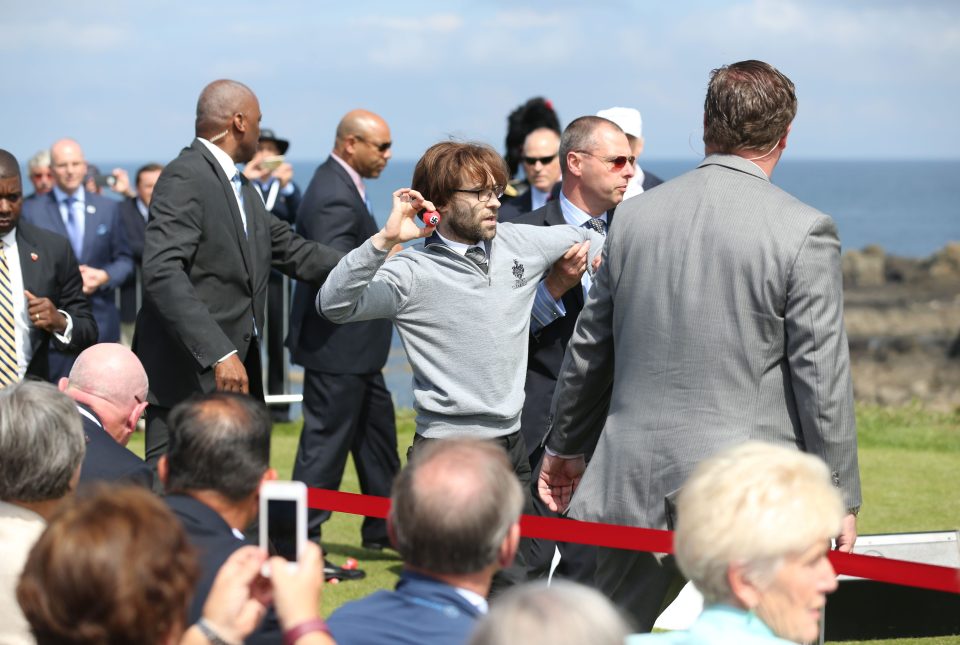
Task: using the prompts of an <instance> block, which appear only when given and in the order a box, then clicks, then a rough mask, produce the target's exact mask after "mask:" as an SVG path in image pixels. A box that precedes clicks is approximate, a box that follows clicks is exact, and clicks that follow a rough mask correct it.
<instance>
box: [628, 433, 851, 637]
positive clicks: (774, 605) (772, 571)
mask: <svg viewBox="0 0 960 645" xmlns="http://www.w3.org/2000/svg"><path fill="white" fill-rule="evenodd" d="M844 515H845V510H844V507H843V502H842V500H841V497H840V493H839V492H838V491H837V489H836V488H835V487H834V486H833V484H832V483H831V481H830V475H829V472H828V470H827V467H826V465H825V464H824V463H823V462H822V461H821V460H819V459H817V458H816V457H813V456H811V455H808V454H805V453H802V452H800V451H797V450H791V449H788V448H783V447H779V446H775V445H773V444H767V443H762V442H748V443H744V444H741V445H738V446H736V447H734V448H730V449H727V450H724V451H722V452H720V453H718V454H716V455H715V456H713V457H711V458H709V459H706V460H705V461H703V462H702V463H701V464H700V465H699V466H698V467H697V468H696V470H695V471H694V472H693V474H692V475H691V476H690V479H689V480H687V482H686V483H685V484H684V487H683V489H682V490H681V492H680V495H679V499H678V502H677V524H676V533H675V534H674V550H675V554H676V559H677V564H678V566H679V567H680V570H681V571H682V572H683V574H684V575H685V576H686V577H687V578H688V579H689V580H690V581H691V582H692V583H693V584H694V585H695V586H696V587H697V589H698V590H699V591H700V593H701V594H703V599H704V607H705V608H704V611H703V613H702V614H701V615H700V617H699V618H697V620H696V622H694V623H693V625H692V626H691V627H690V628H689V629H688V630H685V631H677V632H669V633H665V634H652V635H643V636H640V635H635V636H631V637H630V638H629V639H628V640H627V643H628V644H629V645H641V644H646V643H651V644H652V643H662V644H686V643H707V644H726V643H758V644H759V643H788V642H792V643H806V642H809V641H813V640H816V639H817V638H818V637H819V635H820V619H821V617H822V615H823V607H824V605H825V604H826V595H827V594H828V593H830V592H832V591H833V590H834V589H836V587H837V582H836V574H835V572H834V570H833V567H832V566H831V564H830V560H829V559H828V557H827V554H828V551H829V549H830V538H831V537H832V536H835V535H837V534H839V532H840V524H841V521H842V519H843V516H844Z"/></svg>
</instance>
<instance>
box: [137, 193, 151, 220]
mask: <svg viewBox="0 0 960 645" xmlns="http://www.w3.org/2000/svg"><path fill="white" fill-rule="evenodd" d="M137 210H138V211H140V214H141V215H143V217H144V219H146V217H147V213H149V212H150V207H149V206H147V205H146V204H144V203H143V200H142V199H140V198H139V197H137Z"/></svg>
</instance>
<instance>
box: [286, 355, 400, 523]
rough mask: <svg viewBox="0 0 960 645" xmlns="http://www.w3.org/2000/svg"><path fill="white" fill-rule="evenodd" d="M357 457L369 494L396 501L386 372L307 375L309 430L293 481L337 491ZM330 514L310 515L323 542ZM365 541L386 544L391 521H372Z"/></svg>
mask: <svg viewBox="0 0 960 645" xmlns="http://www.w3.org/2000/svg"><path fill="white" fill-rule="evenodd" d="M349 453H352V454H353V461H354V464H356V467H357V476H358V478H359V479H360V491H361V492H362V493H364V494H366V495H379V496H382V497H389V496H390V486H391V485H392V484H393V478H394V477H395V476H396V474H397V472H398V471H399V470H400V457H399V456H398V454H397V426H396V419H395V416H394V410H393V399H392V397H391V396H390V392H389V390H387V387H386V384H384V382H383V375H382V374H381V373H380V372H375V373H373V374H326V373H324V372H317V371H314V370H304V378H303V431H302V432H301V433H300V445H299V446H298V448H297V457H296V461H295V462H294V466H293V479H295V480H297V481H302V482H303V483H305V484H306V485H307V486H309V487H312V488H325V489H330V490H337V489H339V488H340V480H341V479H343V470H344V468H345V467H346V464H347V455H348V454H349ZM328 519H330V511H320V510H314V509H309V510H308V522H307V525H308V528H307V533H308V535H309V537H310V539H313V540H318V541H319V539H320V535H321V528H320V527H321V525H322V524H323V523H324V522H326V521H327V520H328ZM360 534H361V538H362V540H364V541H386V540H387V523H386V520H383V519H380V518H374V517H366V518H364V520H363V525H362V527H361V529H360Z"/></svg>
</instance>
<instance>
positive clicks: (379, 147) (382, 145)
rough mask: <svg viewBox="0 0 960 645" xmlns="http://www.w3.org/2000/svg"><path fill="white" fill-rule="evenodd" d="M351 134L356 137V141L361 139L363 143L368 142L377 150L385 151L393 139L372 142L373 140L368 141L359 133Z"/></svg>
mask: <svg viewBox="0 0 960 645" xmlns="http://www.w3.org/2000/svg"><path fill="white" fill-rule="evenodd" d="M353 136H355V137H356V138H357V141H363V142H364V143H367V144H370V145H371V146H373V147H374V148H376V149H377V151H378V152H386V151H387V150H389V149H390V146H392V145H393V141H384V142H383V143H374V142H373V141H368V140H367V139H364V138H363V137H361V136H360V135H359V134H355V135H353Z"/></svg>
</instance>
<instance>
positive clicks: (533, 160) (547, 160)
mask: <svg viewBox="0 0 960 645" xmlns="http://www.w3.org/2000/svg"><path fill="white" fill-rule="evenodd" d="M556 158H557V155H556V154H552V155H550V156H549V157H524V158H523V163H525V164H527V165H528V166H535V165H537V162H538V161H539V162H540V163H542V164H543V165H544V166H546V165H547V164H548V163H550V162H551V161H553V160H554V159H556Z"/></svg>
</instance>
